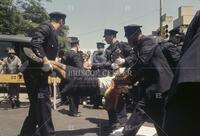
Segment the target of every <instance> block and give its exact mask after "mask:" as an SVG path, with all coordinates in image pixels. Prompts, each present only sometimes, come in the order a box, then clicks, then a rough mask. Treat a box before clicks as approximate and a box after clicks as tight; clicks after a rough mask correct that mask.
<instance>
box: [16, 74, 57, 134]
mask: <svg viewBox="0 0 200 136" xmlns="http://www.w3.org/2000/svg"><path fill="white" fill-rule="evenodd" d="M24 79H25V83H26V88H27V91H28V96H29V101H30V108H29V113H28V116H27V117H26V119H25V121H24V124H23V126H22V129H21V133H20V136H38V135H40V136H55V132H54V126H53V122H52V117H51V101H50V92H49V88H48V75H47V74H45V73H42V72H41V71H39V70H26V71H25V72H24Z"/></svg>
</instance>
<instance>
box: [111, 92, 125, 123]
mask: <svg viewBox="0 0 200 136" xmlns="http://www.w3.org/2000/svg"><path fill="white" fill-rule="evenodd" d="M108 118H109V124H110V125H114V124H115V123H120V124H125V123H126V121H127V114H126V103H125V100H124V99H123V97H122V95H120V96H119V100H118V103H117V107H116V110H115V111H108Z"/></svg>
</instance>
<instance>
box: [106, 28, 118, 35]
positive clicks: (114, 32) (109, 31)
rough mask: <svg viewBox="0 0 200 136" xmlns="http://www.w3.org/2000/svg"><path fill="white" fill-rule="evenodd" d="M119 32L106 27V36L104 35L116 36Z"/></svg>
mask: <svg viewBox="0 0 200 136" xmlns="http://www.w3.org/2000/svg"><path fill="white" fill-rule="evenodd" d="M117 33H118V32H117V31H115V30H112V29H105V30H104V36H103V37H105V36H106V35H114V36H116V34H117Z"/></svg>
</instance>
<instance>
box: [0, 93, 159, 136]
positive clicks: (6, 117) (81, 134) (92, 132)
mask: <svg viewBox="0 0 200 136" xmlns="http://www.w3.org/2000/svg"><path fill="white" fill-rule="evenodd" d="M23 100H25V101H24V102H23V104H22V107H21V108H18V109H11V108H10V106H9V105H8V103H1V104H0V122H1V123H0V136H17V134H19V132H20V129H21V127H22V124H23V121H24V119H25V117H26V115H27V114H28V108H29V103H28V102H27V101H26V100H27V95H24V96H23ZM79 111H80V112H81V117H71V116H69V115H68V106H60V107H58V109H57V110H52V118H53V122H54V126H55V130H56V136H107V135H108V133H109V132H108V131H106V130H105V129H104V126H106V125H108V117H107V112H106V111H105V110H104V109H91V106H87V107H83V106H82V105H80V110H79ZM141 135H142V136H155V135H156V131H155V128H154V126H153V125H152V124H150V123H145V124H144V125H143V126H142V127H141V129H140V130H139V132H138V136H141Z"/></svg>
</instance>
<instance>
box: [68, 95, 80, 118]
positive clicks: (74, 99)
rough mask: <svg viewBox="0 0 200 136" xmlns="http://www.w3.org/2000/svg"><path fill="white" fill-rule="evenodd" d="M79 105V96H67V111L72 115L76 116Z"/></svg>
mask: <svg viewBox="0 0 200 136" xmlns="http://www.w3.org/2000/svg"><path fill="white" fill-rule="evenodd" d="M79 103H80V96H77V95H71V96H69V111H70V112H71V113H73V114H77V113H78V107H79Z"/></svg>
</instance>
